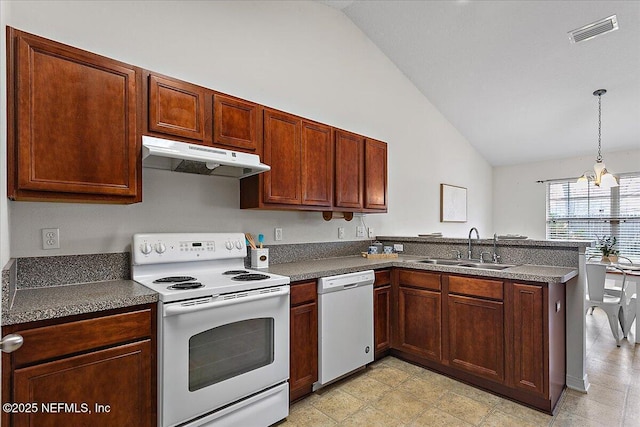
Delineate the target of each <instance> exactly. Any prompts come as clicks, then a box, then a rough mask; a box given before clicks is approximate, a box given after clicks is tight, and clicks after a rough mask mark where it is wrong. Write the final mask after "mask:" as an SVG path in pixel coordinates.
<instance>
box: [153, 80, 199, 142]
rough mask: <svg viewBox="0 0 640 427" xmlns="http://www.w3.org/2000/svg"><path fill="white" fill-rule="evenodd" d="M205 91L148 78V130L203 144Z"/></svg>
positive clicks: (179, 82) (174, 81) (187, 84)
mask: <svg viewBox="0 0 640 427" xmlns="http://www.w3.org/2000/svg"><path fill="white" fill-rule="evenodd" d="M204 102H205V90H204V89H203V88H201V87H199V86H196V85H192V84H190V83H187V82H182V81H179V80H174V79H167V78H164V77H160V76H155V75H150V76H149V130H150V131H153V132H160V133H164V134H168V135H175V136H181V137H184V138H190V139H195V140H197V141H203V140H204Z"/></svg>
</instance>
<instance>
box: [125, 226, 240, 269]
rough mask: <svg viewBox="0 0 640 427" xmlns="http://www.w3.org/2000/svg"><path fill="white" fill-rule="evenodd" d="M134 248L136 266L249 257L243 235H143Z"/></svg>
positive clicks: (134, 240)
mask: <svg viewBox="0 0 640 427" xmlns="http://www.w3.org/2000/svg"><path fill="white" fill-rule="evenodd" d="M131 249H132V250H131V253H132V254H131V255H132V262H133V264H134V265H142V264H160V263H162V264H164V263H167V262H187V261H204V260H216V259H227V258H244V257H246V256H247V247H246V245H245V240H244V234H242V233H144V234H141V233H140V234H134V236H133V242H132V245H131Z"/></svg>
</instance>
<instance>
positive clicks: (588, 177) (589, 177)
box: [578, 89, 620, 188]
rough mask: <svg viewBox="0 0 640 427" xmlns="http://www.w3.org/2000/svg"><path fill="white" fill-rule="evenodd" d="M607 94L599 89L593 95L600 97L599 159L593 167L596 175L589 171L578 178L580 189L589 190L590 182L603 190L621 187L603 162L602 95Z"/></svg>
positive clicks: (604, 90) (597, 158)
mask: <svg viewBox="0 0 640 427" xmlns="http://www.w3.org/2000/svg"><path fill="white" fill-rule="evenodd" d="M605 93H607V90H606V89H598V90H596V91H595V92H593V95H594V96H597V97H598V157H596V164H595V165H593V172H594V173H591V171H587V172H585V173H584V174H582V176H581V177H580V178H578V187H579V188H587V186H588V185H589V181H593V183H594V184H595V185H597V186H598V187H602V188H611V187H617V186H618V185H620V184H618V178H616V177H615V176H614V175H612V174H611V173H609V172H608V171H607V168H606V166H605V165H604V162H603V161H602V151H601V150H602V95H604V94H605Z"/></svg>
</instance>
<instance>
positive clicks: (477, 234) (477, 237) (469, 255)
mask: <svg viewBox="0 0 640 427" xmlns="http://www.w3.org/2000/svg"><path fill="white" fill-rule="evenodd" d="M473 230H475V231H476V240H480V233H478V229H477V228H475V227H472V228H471V230H469V252H468V258H469V259H473V258H471V233H472V232H473Z"/></svg>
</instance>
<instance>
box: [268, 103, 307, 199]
mask: <svg viewBox="0 0 640 427" xmlns="http://www.w3.org/2000/svg"><path fill="white" fill-rule="evenodd" d="M301 127H302V123H301V120H300V119H299V118H297V117H296V116H292V115H290V114H286V113H281V112H279V111H274V110H268V109H265V110H264V162H265V163H266V164H268V165H269V166H271V170H270V171H268V172H265V173H264V174H263V176H264V202H265V203H281V204H291V205H299V204H300V203H301V200H302V194H301V190H300V165H301V145H300V137H301Z"/></svg>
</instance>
